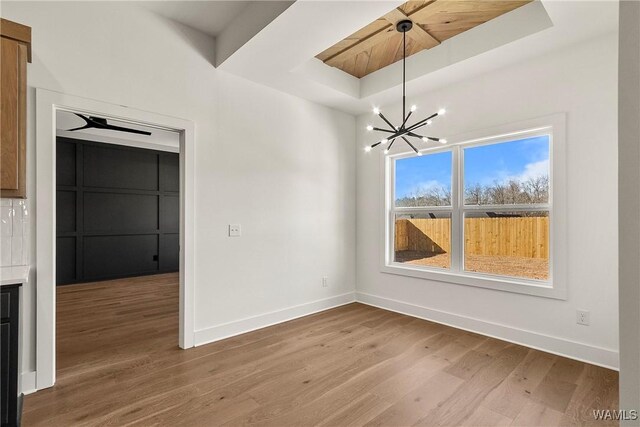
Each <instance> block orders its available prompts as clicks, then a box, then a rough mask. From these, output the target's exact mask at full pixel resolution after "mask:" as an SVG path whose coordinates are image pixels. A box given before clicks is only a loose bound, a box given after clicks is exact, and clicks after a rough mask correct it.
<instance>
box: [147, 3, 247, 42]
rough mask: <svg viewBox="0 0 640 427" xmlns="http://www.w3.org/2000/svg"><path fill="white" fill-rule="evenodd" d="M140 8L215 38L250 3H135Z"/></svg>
mask: <svg viewBox="0 0 640 427" xmlns="http://www.w3.org/2000/svg"><path fill="white" fill-rule="evenodd" d="M134 3H135V4H137V5H139V6H140V7H142V8H145V9H147V10H150V11H152V12H155V13H157V14H158V15H161V16H164V17H165V18H169V19H172V20H174V21H177V22H179V23H181V24H184V25H187V26H189V27H191V28H195V29H196V30H200V31H202V32H203V33H206V34H209V35H210V36H213V37H215V36H217V35H218V34H220V33H221V32H222V30H224V28H225V27H226V25H227V24H228V23H229V22H231V21H232V20H233V19H234V18H235V17H236V16H238V14H240V13H241V12H242V10H243V9H244V8H246V7H247V6H248V5H249V4H250V3H251V1H241V0H237V1H233V0H232V1H217V0H209V1H208V0H199V1H137V2H134Z"/></svg>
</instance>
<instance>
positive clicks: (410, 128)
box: [365, 19, 447, 156]
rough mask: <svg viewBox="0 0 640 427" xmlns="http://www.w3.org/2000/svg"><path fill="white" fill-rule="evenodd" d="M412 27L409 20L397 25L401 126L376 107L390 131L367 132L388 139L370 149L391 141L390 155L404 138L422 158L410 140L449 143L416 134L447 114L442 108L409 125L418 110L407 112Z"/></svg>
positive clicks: (369, 127)
mask: <svg viewBox="0 0 640 427" xmlns="http://www.w3.org/2000/svg"><path fill="white" fill-rule="evenodd" d="M412 27H413V22H411V20H408V19H405V20H403V21H400V22H398V23H397V24H396V30H398V32H399V33H402V119H401V124H400V126H396V125H394V124H393V123H391V121H389V119H387V118H386V117H385V116H384V114H382V113H381V112H380V109H379V108H378V107H374V108H373V114H376V115H377V116H379V117H380V118H381V119H382V120H383V121H384V122H385V124H386V125H387V126H388V129H384V128H377V127H373V126H372V125H369V126H367V130H369V131H370V130H375V131H378V132H386V133H387V136H386V138H384V139H382V140H381V141H380V142H377V143H375V144H373V145H371V147H370V148H374V147H376V146H378V145H380V144H386V143H387V142H389V141H391V143H390V144H389V146H388V147H387V148H386V149H385V150H384V153H385V154H388V153H389V149H390V148H391V146H392V145H393V142H394V141H395V140H396V139H397V138H402V140H403V141H404V142H406V143H407V145H408V146H409V147H411V149H412V150H413V151H414V152H415V153H416V155H418V156H421V155H422V153H421V152H420V151H419V150H418V149H417V148H416V147H415V146H414V145H413V144H412V143H411V141H409V139H408V138H417V139H421V140H422V141H424V142H429V141H436V142H442V143H443V144H445V143H446V142H447V141H446V140H445V139H442V140H441V139H438V138H435V137H432V136H422V135H419V134H417V133H415V131H417V130H418V129H420V128H422V127H424V126H427V125H430V124H431V119H433V118H434V117H437V116H441V115H443V114H444V113H445V112H446V110H445V109H444V108H441V109H440V110H438V112H437V113H434V114H432V115H430V116H428V117H426V118H424V119H422V120H419V121H417V122H414V123H413V124H409V123H408V122H409V118H410V117H411V115H412V113H414V112H415V111H416V110H417V109H418V107H417V106H416V105H411V107H410V108H409V111H408V112H407V102H406V86H407V79H406V59H407V31H409V30H411V28H412ZM365 151H369V150H367V149H365Z"/></svg>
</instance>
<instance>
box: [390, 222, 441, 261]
mask: <svg viewBox="0 0 640 427" xmlns="http://www.w3.org/2000/svg"><path fill="white" fill-rule="evenodd" d="M450 252H451V213H449V212H433V213H420V214H396V218H395V241H394V254H395V256H394V261H395V262H399V263H403V264H413V265H426V266H430V267H439V268H449V267H450V265H451V257H450Z"/></svg>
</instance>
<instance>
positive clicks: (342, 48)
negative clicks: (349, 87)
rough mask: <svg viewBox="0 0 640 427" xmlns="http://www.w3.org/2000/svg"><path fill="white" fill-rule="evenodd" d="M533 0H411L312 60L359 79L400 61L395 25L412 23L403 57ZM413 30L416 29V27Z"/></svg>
mask: <svg viewBox="0 0 640 427" xmlns="http://www.w3.org/2000/svg"><path fill="white" fill-rule="evenodd" d="M531 1H532V0H496V1H494V0H411V1H408V2H406V3H404V4H403V5H401V6H400V7H397V8H395V9H393V10H392V11H390V12H389V13H387V14H386V15H384V16H382V17H380V18H378V19H377V20H375V21H374V22H372V23H370V24H369V25H367V26H366V27H364V28H361V29H360V30H358V31H356V32H355V33H353V34H351V35H350V36H349V37H347V38H345V39H343V40H341V41H339V42H338V43H336V44H334V45H333V46H331V47H330V48H328V49H326V50H325V51H323V52H321V53H319V54H318V55H316V58H318V59H320V60H321V61H323V62H324V63H325V64H327V65H330V66H332V67H336V68H339V69H340V70H342V71H344V72H346V73H349V74H351V75H352V76H354V77H357V78H361V77H364V76H366V75H367V74H370V73H373V72H374V71H378V70H379V69H381V68H384V67H386V66H387V65H390V64H393V63H394V62H396V61H400V60H401V59H402V35H401V34H400V33H398V32H397V31H396V23H397V22H399V21H402V20H404V19H410V20H411V21H413V23H414V26H413V29H412V30H411V31H409V32H408V33H407V57H408V56H411V55H413V54H414V53H418V52H420V51H422V50H425V49H431V48H432V47H435V46H437V45H439V44H440V43H442V42H443V41H445V40H447V39H450V38H452V37H454V36H456V35H458V34H461V33H463V32H465V31H467V30H470V29H472V28H474V27H477V26H478V25H481V24H484V23H485V22H488V21H490V20H492V19H494V18H496V17H498V16H500V15H502V14H505V13H507V12H510V11H512V10H514V9H517V8H519V7H521V6H524V5H525V4H527V3H530V2H531ZM416 24H417V25H416Z"/></svg>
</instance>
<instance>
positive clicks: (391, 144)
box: [387, 138, 396, 151]
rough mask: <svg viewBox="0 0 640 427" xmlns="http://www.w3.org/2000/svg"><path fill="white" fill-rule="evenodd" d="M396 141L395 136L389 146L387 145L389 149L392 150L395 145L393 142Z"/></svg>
mask: <svg viewBox="0 0 640 427" xmlns="http://www.w3.org/2000/svg"><path fill="white" fill-rule="evenodd" d="M394 142H396V139H395V138H393V139H392V140H391V143H390V144H389V146H388V147H387V151H389V150H391V147H392V146H393V143H394Z"/></svg>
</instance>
